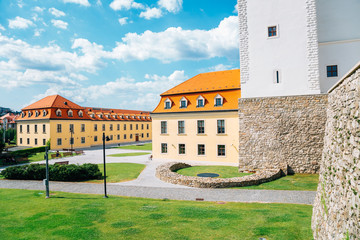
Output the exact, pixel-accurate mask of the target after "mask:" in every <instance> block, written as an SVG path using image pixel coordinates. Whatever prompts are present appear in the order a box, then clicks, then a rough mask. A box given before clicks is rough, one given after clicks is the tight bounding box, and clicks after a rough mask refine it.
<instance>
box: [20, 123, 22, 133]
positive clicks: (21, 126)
mask: <svg viewBox="0 0 360 240" xmlns="http://www.w3.org/2000/svg"><path fill="white" fill-rule="evenodd" d="M20 133H22V125H20Z"/></svg>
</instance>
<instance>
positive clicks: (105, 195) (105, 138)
mask: <svg viewBox="0 0 360 240" xmlns="http://www.w3.org/2000/svg"><path fill="white" fill-rule="evenodd" d="M102 139H103V156H104V198H108V196H107V194H106V164H105V141H110V138H109V137H108V136H106V137H105V133H104V132H103V137H102Z"/></svg>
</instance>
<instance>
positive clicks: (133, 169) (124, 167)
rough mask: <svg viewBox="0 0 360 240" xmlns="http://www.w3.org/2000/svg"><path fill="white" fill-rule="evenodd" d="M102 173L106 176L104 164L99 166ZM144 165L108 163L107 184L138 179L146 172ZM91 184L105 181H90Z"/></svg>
mask: <svg viewBox="0 0 360 240" xmlns="http://www.w3.org/2000/svg"><path fill="white" fill-rule="evenodd" d="M98 165H99V169H100V171H101V173H102V174H103V175H104V164H98ZM144 168H145V165H144V164H138V163H107V164H106V176H107V178H106V182H109V183H113V182H125V181H130V180H133V179H136V178H137V177H138V176H139V174H140V173H141V172H142V170H144ZM87 182H91V183H103V182H104V180H90V181H87Z"/></svg>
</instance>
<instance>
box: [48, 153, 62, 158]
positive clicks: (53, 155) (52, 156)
mask: <svg viewBox="0 0 360 240" xmlns="http://www.w3.org/2000/svg"><path fill="white" fill-rule="evenodd" d="M50 156H51V158H59V157H61V155H59V156H58V157H57V156H56V153H54V154H50Z"/></svg>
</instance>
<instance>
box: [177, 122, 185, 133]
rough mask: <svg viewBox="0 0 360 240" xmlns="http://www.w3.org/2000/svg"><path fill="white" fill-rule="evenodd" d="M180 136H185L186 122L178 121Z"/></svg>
mask: <svg viewBox="0 0 360 240" xmlns="http://www.w3.org/2000/svg"><path fill="white" fill-rule="evenodd" d="M178 134H185V121H178Z"/></svg>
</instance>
